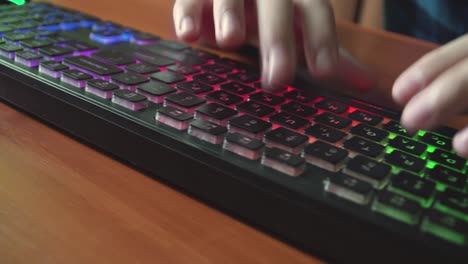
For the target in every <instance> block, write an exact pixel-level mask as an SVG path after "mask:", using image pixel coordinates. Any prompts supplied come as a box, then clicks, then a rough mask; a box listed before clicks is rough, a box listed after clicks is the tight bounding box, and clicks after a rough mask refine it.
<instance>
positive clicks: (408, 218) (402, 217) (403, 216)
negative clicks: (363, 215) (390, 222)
mask: <svg viewBox="0 0 468 264" xmlns="http://www.w3.org/2000/svg"><path fill="white" fill-rule="evenodd" d="M372 209H373V210H375V211H377V212H379V213H381V214H383V215H386V216H388V217H390V218H393V219H396V220H399V221H402V222H405V223H407V224H409V225H414V224H416V223H417V222H418V218H417V217H415V216H413V215H411V214H409V213H406V212H403V211H400V210H398V209H395V208H393V207H390V206H386V205H384V204H382V203H379V202H378V201H377V200H375V201H374V203H373V204H372Z"/></svg>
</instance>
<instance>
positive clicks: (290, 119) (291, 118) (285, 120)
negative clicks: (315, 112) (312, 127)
mask: <svg viewBox="0 0 468 264" xmlns="http://www.w3.org/2000/svg"><path fill="white" fill-rule="evenodd" d="M269 121H270V122H273V123H276V124H279V125H282V126H285V127H288V128H291V129H300V128H303V127H305V126H308V125H309V121H307V119H304V118H301V117H298V116H295V115H293V114H289V113H287V112H280V113H277V114H274V115H272V116H270V118H269Z"/></svg>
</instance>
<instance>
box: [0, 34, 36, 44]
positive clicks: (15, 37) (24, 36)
mask: <svg viewBox="0 0 468 264" xmlns="http://www.w3.org/2000/svg"><path fill="white" fill-rule="evenodd" d="M3 38H4V39H5V40H7V41H11V42H17V41H22V40H27V39H33V38H34V35H33V34H31V33H27V32H26V33H22V32H14V33H7V34H5V35H3Z"/></svg>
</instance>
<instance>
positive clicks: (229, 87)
mask: <svg viewBox="0 0 468 264" xmlns="http://www.w3.org/2000/svg"><path fill="white" fill-rule="evenodd" d="M219 88H220V89H221V90H224V91H228V92H231V93H235V94H238V95H245V94H249V93H251V92H253V91H255V89H254V88H252V87H249V86H247V85H244V84H240V83H238V82H228V83H224V84H221V85H220V86H219Z"/></svg>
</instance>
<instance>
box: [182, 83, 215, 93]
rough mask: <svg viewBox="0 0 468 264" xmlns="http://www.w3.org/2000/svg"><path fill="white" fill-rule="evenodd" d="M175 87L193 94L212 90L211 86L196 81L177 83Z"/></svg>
mask: <svg viewBox="0 0 468 264" xmlns="http://www.w3.org/2000/svg"><path fill="white" fill-rule="evenodd" d="M177 88H179V89H182V90H185V91H187V92H191V93H194V94H201V93H206V92H209V91H212V90H213V87H211V86H209V85H206V84H203V83H200V82H197V81H191V82H182V83H178V84H177Z"/></svg>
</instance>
